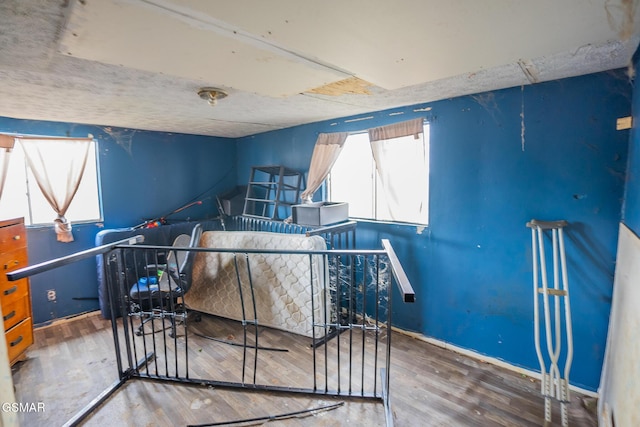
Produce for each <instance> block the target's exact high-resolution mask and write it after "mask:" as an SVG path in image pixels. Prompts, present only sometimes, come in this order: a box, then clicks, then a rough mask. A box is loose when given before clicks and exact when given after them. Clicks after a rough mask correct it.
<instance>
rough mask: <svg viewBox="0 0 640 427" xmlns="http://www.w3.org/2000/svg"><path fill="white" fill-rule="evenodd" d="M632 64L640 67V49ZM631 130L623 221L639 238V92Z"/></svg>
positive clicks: (634, 93)
mask: <svg viewBox="0 0 640 427" xmlns="http://www.w3.org/2000/svg"><path fill="white" fill-rule="evenodd" d="M633 64H634V66H635V69H636V70H638V67H640V49H638V50H637V51H636V54H635V56H634V60H633ZM632 110H633V128H632V129H631V137H630V139H629V165H628V169H627V188H626V191H625V198H624V212H623V220H624V223H625V225H627V226H628V227H629V228H630V229H631V230H632V231H633V232H634V233H636V235H637V236H640V132H639V130H638V124H639V123H640V91H638V89H637V88H635V87H634V91H633V106H632Z"/></svg>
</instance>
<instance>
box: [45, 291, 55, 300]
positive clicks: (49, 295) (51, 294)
mask: <svg viewBox="0 0 640 427" xmlns="http://www.w3.org/2000/svg"><path fill="white" fill-rule="evenodd" d="M47 299H48V300H49V301H55V300H56V290H55V289H49V290H48V291H47Z"/></svg>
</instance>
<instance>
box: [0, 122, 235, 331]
mask: <svg viewBox="0 0 640 427" xmlns="http://www.w3.org/2000/svg"><path fill="white" fill-rule="evenodd" d="M0 132H11V133H19V134H30V135H48V136H72V137H86V136H87V134H92V135H93V136H94V138H95V139H96V140H97V141H98V149H99V166H100V181H101V188H102V207H103V214H104V222H103V223H86V224H74V225H73V235H74V239H75V241H74V242H72V243H60V242H57V241H56V238H55V232H54V231H53V228H52V227H29V228H28V231H27V238H28V242H29V262H30V264H35V263H38V262H41V261H46V260H49V259H53V258H57V257H61V256H64V255H68V254H71V253H74V252H78V251H81V250H85V249H88V248H91V247H93V246H94V242H95V235H96V233H97V232H98V231H100V230H101V229H102V228H103V227H105V228H118V227H129V226H134V225H137V224H140V223H142V222H144V221H145V220H148V219H154V218H158V217H161V216H164V215H166V214H168V213H170V212H172V211H173V210H175V209H177V208H179V207H181V206H184V205H185V204H186V203H188V202H191V201H195V200H202V204H201V205H196V206H194V207H192V208H188V209H185V210H184V211H182V212H180V213H179V214H176V215H174V216H170V217H169V219H173V220H178V219H186V218H192V219H203V218H209V217H214V216H216V215H217V214H218V213H217V208H216V204H215V199H214V197H215V195H216V194H219V193H222V192H224V191H226V190H228V189H230V188H233V187H234V186H235V182H236V175H237V173H236V169H235V157H236V146H235V143H234V140H230V139H226V138H211V137H203V136H194V135H183V134H168V133H161V132H146V131H140V130H131V129H118V128H111V127H100V126H86V125H78V124H69V123H55V122H41V121H31V120H16V119H9V118H3V117H0ZM52 220H53V217H52ZM48 289H55V290H56V294H57V301H56V302H49V301H48V300H47V297H46V295H47V290H48ZM31 296H32V304H33V314H34V323H36V324H40V323H44V322H47V321H49V320H52V319H57V318H60V317H65V316H69V315H73V314H78V313H82V312H86V311H92V310H97V309H98V300H97V296H98V284H97V277H96V263H95V260H94V259H87V260H83V261H80V262H77V263H74V264H72V265H69V266H65V267H62V268H59V269H56V270H52V271H50V272H46V273H42V274H39V275H36V276H33V277H31Z"/></svg>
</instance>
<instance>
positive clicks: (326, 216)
mask: <svg viewBox="0 0 640 427" xmlns="http://www.w3.org/2000/svg"><path fill="white" fill-rule="evenodd" d="M347 219H349V204H348V203H346V202H314V203H305V204H302V205H294V206H293V222H294V223H295V224H300V225H329V224H335V223H338V222H342V221H346V220H347Z"/></svg>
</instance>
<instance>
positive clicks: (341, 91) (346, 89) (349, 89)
mask: <svg viewBox="0 0 640 427" xmlns="http://www.w3.org/2000/svg"><path fill="white" fill-rule="evenodd" d="M371 86H373V85H372V84H371V83H369V82H367V81H365V80H362V79H359V78H357V77H349V78H348V79H344V80H339V81H337V82H333V83H329V84H326V85H324V86H320V87H317V88H315V89H311V90H309V91H307V92H308V93H317V94H318V95H329V96H340V95H371V92H370V91H369V89H368V88H370V87H371Z"/></svg>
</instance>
